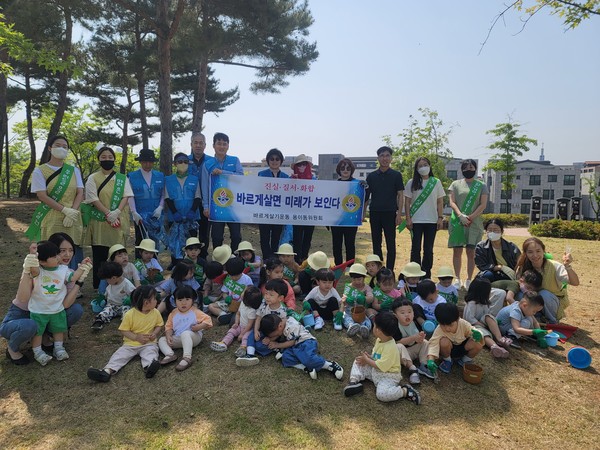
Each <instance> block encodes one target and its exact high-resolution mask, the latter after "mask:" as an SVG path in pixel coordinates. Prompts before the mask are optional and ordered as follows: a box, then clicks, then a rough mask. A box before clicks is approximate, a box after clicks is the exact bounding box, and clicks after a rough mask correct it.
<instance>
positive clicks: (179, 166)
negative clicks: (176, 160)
mask: <svg viewBox="0 0 600 450" xmlns="http://www.w3.org/2000/svg"><path fill="white" fill-rule="evenodd" d="M175 167H176V169H177V172H178V173H180V174H184V173H186V172H187V170H188V165H187V164H175Z"/></svg>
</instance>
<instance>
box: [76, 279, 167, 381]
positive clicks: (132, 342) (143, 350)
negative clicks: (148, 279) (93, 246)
mask: <svg viewBox="0 0 600 450" xmlns="http://www.w3.org/2000/svg"><path fill="white" fill-rule="evenodd" d="M131 303H132V305H133V308H131V309H130V310H129V311H127V313H126V314H125V316H124V317H123V321H122V322H121V325H120V326H119V331H120V332H121V334H122V335H123V345H122V346H121V347H119V348H118V350H117V351H116V352H114V353H113V355H112V356H111V357H110V360H109V361H108V363H107V364H106V366H104V368H103V369H95V368H93V367H90V368H89V369H88V371H87V376H88V378H89V379H90V380H94V381H99V382H102V383H106V382H107V381H109V380H110V377H111V376H112V375H113V374H115V373H117V372H118V371H119V370H121V368H122V367H124V366H125V364H127V363H128V362H129V361H131V360H132V359H133V357H135V356H136V355H139V357H140V358H141V360H142V368H143V369H144V372H145V373H146V378H152V377H153V376H154V375H155V374H156V372H157V371H158V369H159V368H160V363H159V362H158V345H157V344H156V338H157V337H158V335H159V334H160V330H161V328H162V326H163V323H164V322H163V319H162V316H161V315H160V313H159V312H158V310H157V309H156V290H155V289H154V288H153V287H151V286H140V287H138V288H136V289H135V291H133V293H132V294H131Z"/></svg>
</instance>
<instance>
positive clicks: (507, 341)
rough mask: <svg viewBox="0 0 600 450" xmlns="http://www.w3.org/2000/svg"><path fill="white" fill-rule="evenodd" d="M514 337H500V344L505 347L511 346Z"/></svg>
mask: <svg viewBox="0 0 600 450" xmlns="http://www.w3.org/2000/svg"><path fill="white" fill-rule="evenodd" d="M512 342H513V341H512V339H511V338H507V337H505V336H502V337H501V338H500V340H499V341H498V345H500V346H502V347H504V348H505V349H508V348H510V344H512Z"/></svg>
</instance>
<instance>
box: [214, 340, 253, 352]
mask: <svg viewBox="0 0 600 450" xmlns="http://www.w3.org/2000/svg"><path fill="white" fill-rule="evenodd" d="M210 349H211V350H213V351H215V352H226V351H227V344H225V343H224V342H211V343H210ZM244 354H246V350H244Z"/></svg>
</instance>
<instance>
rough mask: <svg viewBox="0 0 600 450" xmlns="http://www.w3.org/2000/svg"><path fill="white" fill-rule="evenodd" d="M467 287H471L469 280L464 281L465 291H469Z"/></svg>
mask: <svg viewBox="0 0 600 450" xmlns="http://www.w3.org/2000/svg"><path fill="white" fill-rule="evenodd" d="M469 286H471V280H465V289H467V290H469Z"/></svg>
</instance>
